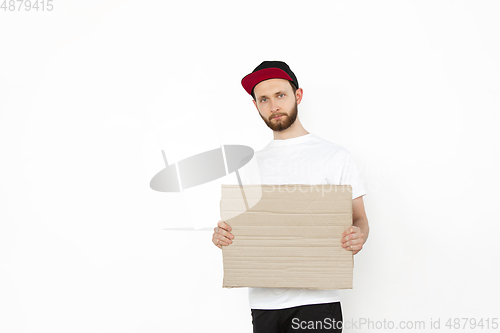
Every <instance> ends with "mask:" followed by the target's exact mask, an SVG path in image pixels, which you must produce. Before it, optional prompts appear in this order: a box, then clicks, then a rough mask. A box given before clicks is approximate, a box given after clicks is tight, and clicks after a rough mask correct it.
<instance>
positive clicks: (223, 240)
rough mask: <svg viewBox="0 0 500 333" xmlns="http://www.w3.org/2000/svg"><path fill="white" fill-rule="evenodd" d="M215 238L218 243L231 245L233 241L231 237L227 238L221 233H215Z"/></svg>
mask: <svg viewBox="0 0 500 333" xmlns="http://www.w3.org/2000/svg"><path fill="white" fill-rule="evenodd" d="M214 239H216V241H215V243H218V244H221V245H229V244H231V243H232V242H233V241H232V240H230V239H229V238H227V237H225V236H223V235H221V234H215V236H214ZM217 240H218V242H217Z"/></svg>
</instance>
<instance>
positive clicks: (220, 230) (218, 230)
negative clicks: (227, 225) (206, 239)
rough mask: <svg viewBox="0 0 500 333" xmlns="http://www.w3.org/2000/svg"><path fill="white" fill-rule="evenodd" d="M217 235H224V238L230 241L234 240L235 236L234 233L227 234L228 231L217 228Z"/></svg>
mask: <svg viewBox="0 0 500 333" xmlns="http://www.w3.org/2000/svg"><path fill="white" fill-rule="evenodd" d="M215 233H216V234H219V235H223V236H225V237H226V238H228V239H233V238H234V236H233V234H232V233H230V232H227V231H225V230H224V229H221V228H217V230H215Z"/></svg>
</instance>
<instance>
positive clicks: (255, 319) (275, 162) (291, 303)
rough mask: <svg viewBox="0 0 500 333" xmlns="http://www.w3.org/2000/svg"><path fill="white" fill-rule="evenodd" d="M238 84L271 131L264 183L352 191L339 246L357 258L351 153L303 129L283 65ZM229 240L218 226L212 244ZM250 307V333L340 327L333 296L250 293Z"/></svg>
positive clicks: (296, 93) (364, 233) (359, 192)
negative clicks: (348, 217) (328, 186)
mask: <svg viewBox="0 0 500 333" xmlns="http://www.w3.org/2000/svg"><path fill="white" fill-rule="evenodd" d="M241 83H242V85H243V88H244V89H245V90H246V92H247V93H248V94H250V95H252V97H253V103H254V105H255V107H256V108H257V110H258V112H259V114H260V116H261V118H262V120H264V122H265V123H266V125H267V126H268V127H269V128H270V129H272V130H273V135H274V140H272V141H271V142H270V143H269V144H268V145H267V146H266V147H264V148H263V149H262V150H260V151H258V152H256V153H255V158H256V159H257V163H258V166H259V171H260V177H261V179H262V180H263V181H262V183H267V184H338V185H343V184H348V185H351V186H352V196H353V225H352V226H351V227H350V228H348V229H347V230H346V231H345V232H344V234H343V235H342V236H343V238H342V240H341V242H342V247H343V248H344V249H345V250H346V251H353V254H356V253H358V252H359V251H360V250H361V249H362V248H363V244H364V243H365V242H366V239H367V237H368V231H369V227H368V220H367V217H366V213H365V208H364V204H363V195H365V194H366V192H365V189H364V187H363V184H362V182H361V179H360V177H359V173H358V170H357V168H356V166H355V164H354V162H353V160H352V157H351V154H350V152H349V151H348V150H347V149H346V148H344V147H342V146H340V145H337V144H334V143H331V142H328V141H326V140H323V139H322V138H320V137H319V136H317V135H314V134H312V133H309V132H307V131H306V130H305V129H304V127H303V126H302V124H301V123H300V120H299V117H298V108H297V106H298V104H300V102H301V101H302V96H303V90H302V88H300V87H299V83H298V81H297V78H296V76H295V74H294V73H293V72H292V71H291V70H290V67H289V66H288V65H287V64H286V63H284V62H281V61H264V62H262V63H261V64H260V65H259V66H257V67H256V68H255V69H254V71H253V72H252V73H250V74H248V75H247V76H245V77H244V78H243V79H242V81H241ZM233 238H234V237H233V235H232V234H231V227H230V226H229V225H227V224H226V223H225V222H224V221H219V223H218V226H217V227H216V228H215V229H214V234H213V237H212V242H213V243H214V244H215V245H216V246H217V247H219V248H221V249H222V246H227V245H230V244H231V243H232V239H233ZM249 301H250V307H251V313H252V323H253V331H254V332H266V333H272V332H300V331H302V329H307V325H304V323H309V322H311V321H312V322H315V323H316V322H317V321H322V322H324V323H327V322H329V323H332V322H342V309H341V306H340V298H339V294H338V292H337V291H336V290H312V289H287V288H249ZM327 318H328V319H327ZM325 320H326V321H325ZM332 326H333V327H332ZM330 327H331V328H330ZM339 327H340V328H339ZM327 328H329V329H327ZM312 331H314V332H341V331H342V329H341V323H340V324H337V325H325V326H324V327H322V329H321V327H318V326H315V329H314V330H312Z"/></svg>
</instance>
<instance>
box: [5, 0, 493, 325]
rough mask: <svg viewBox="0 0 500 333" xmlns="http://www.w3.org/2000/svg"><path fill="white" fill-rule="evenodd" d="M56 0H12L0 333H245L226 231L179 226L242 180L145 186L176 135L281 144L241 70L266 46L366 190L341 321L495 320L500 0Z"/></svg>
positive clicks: (188, 142)
mask: <svg viewBox="0 0 500 333" xmlns="http://www.w3.org/2000/svg"><path fill="white" fill-rule="evenodd" d="M53 5H54V10H53V11H51V12H47V11H45V12H42V11H39V12H34V11H33V10H32V11H29V12H26V11H23V9H21V11H17V10H16V11H13V12H10V11H8V10H7V11H4V10H3V9H2V10H0V38H1V39H0V47H1V52H0V64H1V73H0V149H1V164H0V295H1V296H0V313H1V319H0V331H2V332H4V331H5V332H10V333H17V332H68V331H70V332H73V333H76V332H124V333H125V332H149V333H156V332H173V331H179V332H199V331H203V332H220V331H227V332H250V331H251V317H250V310H249V308H248V299H247V291H246V289H234V290H231V289H222V288H221V284H222V262H221V253H220V250H219V249H217V248H216V247H215V246H213V244H212V243H211V234H212V233H211V232H210V231H196V232H193V231H191V232H190V231H168V230H164V229H165V228H171V227H177V226H179V227H193V226H194V227H196V228H199V227H207V226H208V227H213V226H215V223H216V222H217V221H218V220H219V215H218V214H219V212H218V208H219V206H218V204H219V202H218V201H219V200H220V182H224V181H226V180H228V179H224V178H223V179H221V180H218V181H215V182H212V183H209V184H206V185H204V186H200V187H198V188H196V189H192V190H186V191H184V192H182V193H174V194H172V193H169V194H167V193H159V192H155V191H153V190H151V189H150V188H149V181H150V179H151V177H152V176H153V175H154V174H155V173H156V172H158V171H159V170H160V169H161V168H162V167H163V166H164V162H163V158H162V155H161V152H160V150H161V149H164V150H165V151H166V152H167V155H168V159H169V162H175V161H178V160H180V159H182V158H184V157H186V156H190V155H193V154H196V153H198V152H202V151H205V150H207V149H213V148H217V147H219V145H221V144H245V145H249V146H251V147H253V148H254V149H260V148H262V147H263V146H264V145H266V144H267V143H268V142H269V140H271V139H272V133H271V131H270V130H269V129H268V128H267V127H266V126H265V125H264V123H263V122H262V120H261V119H260V117H259V116H258V114H257V111H256V110H255V108H254V106H253V104H252V103H251V98H250V97H249V96H248V95H247V94H246V93H245V91H244V90H243V88H242V87H241V85H240V80H241V78H242V77H243V76H244V75H246V74H248V73H249V72H251V71H252V70H253V68H254V67H256V66H257V65H258V64H259V63H260V62H262V61H263V60H283V61H286V62H287V63H288V64H289V65H290V66H291V68H292V70H293V71H294V72H295V74H296V75H297V77H298V79H299V83H300V85H301V86H302V88H303V89H304V99H303V102H302V104H301V105H300V107H299V116H300V119H301V121H302V123H303V125H304V127H305V128H306V129H307V130H308V131H310V132H313V133H315V134H317V135H319V136H322V137H323V138H325V139H327V140H329V141H332V142H336V143H339V144H341V145H343V146H345V147H347V148H348V149H349V150H350V151H351V152H352V153H353V156H354V158H355V161H356V163H357V165H358V168H359V169H360V172H361V175H362V177H363V180H364V184H365V187H366V188H367V190H368V194H367V195H366V196H365V198H364V200H365V206H366V211H367V214H368V219H369V222H370V227H371V231H370V237H369V239H368V242H367V243H366V245H365V248H364V249H363V251H362V252H360V253H359V254H358V255H356V257H355V263H356V264H355V278H354V289H353V290H347V291H342V302H343V303H342V304H343V311H344V319H345V320H346V321H347V320H351V321H356V320H357V321H359V320H361V319H362V318H364V319H365V320H367V319H369V320H372V321H374V322H375V321H379V322H382V321H383V320H384V319H385V320H386V321H393V322H394V323H395V324H396V325H397V324H398V323H399V321H401V320H402V321H416V320H423V321H424V322H425V324H426V326H425V327H426V330H429V331H430V324H429V323H430V321H431V320H433V321H434V320H437V319H440V320H441V328H442V329H446V326H445V324H446V321H447V320H448V318H463V317H468V318H475V319H477V320H479V319H480V318H484V319H485V320H486V319H487V318H490V323H491V318H495V316H496V317H499V313H500V312H499V310H500V306H499V303H498V298H499V297H500V288H499V286H498V283H497V281H498V280H499V278H500V274H499V272H498V269H497V267H498V262H499V259H500V248H499V245H498V242H497V238H498V233H499V231H500V228H499V219H498V216H497V212H496V210H497V207H496V205H495V204H496V202H497V201H498V194H497V189H498V186H499V185H500V184H499V176H498V174H497V173H496V171H497V170H498V168H499V166H500V165H499V159H498V151H499V135H498V134H497V127H498V125H499V120H500V117H499V111H500V98H499V93H500V74H499V73H500V70H499V66H500V61H499V60H498V59H500V48H499V45H500V44H499V40H500V39H499V31H500V23H499V21H498V18H497V16H498V15H497V13H498V10H499V9H500V5H499V4H498V2H496V1H476V2H473V1H311V2H309V3H306V2H304V1H286V2H283V1H252V2H244V3H243V2H242V3H236V2H231V1H183V2H181V1H148V2H145V1H142V2H138V1H119V0H106V1H64V2H62V1H61V2H59V1H55V3H53ZM227 177H234V174H233V175H230V176H227ZM227 177H226V178H227ZM497 320H498V319H497ZM462 324H463V322H462ZM178 327H183V328H182V329H181V328H178ZM174 328H175V330H174ZM356 331H363V332H364V331H370V330H369V329H368V328H367V327H366V326H365V328H364V329H359V330H356V329H352V328H348V329H345V330H344V332H356ZM382 331H384V330H382ZM433 331H436V330H433Z"/></svg>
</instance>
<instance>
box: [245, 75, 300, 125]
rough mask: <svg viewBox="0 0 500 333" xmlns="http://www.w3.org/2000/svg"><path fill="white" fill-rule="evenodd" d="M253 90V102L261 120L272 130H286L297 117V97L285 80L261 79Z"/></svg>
mask: <svg viewBox="0 0 500 333" xmlns="http://www.w3.org/2000/svg"><path fill="white" fill-rule="evenodd" d="M253 92H254V94H255V99H256V100H255V101H253V102H254V104H255V106H256V107H257V110H259V113H260V116H261V118H262V120H264V122H265V123H266V125H267V126H268V127H269V128H270V129H272V130H273V131H283V130H286V129H287V128H289V127H290V126H291V125H292V124H293V123H294V122H295V120H296V119H297V112H298V109H297V104H298V103H297V99H296V97H295V94H294V93H293V90H292V86H291V85H290V83H289V82H288V81H287V80H284V79H269V80H265V81H262V82H260V83H259V84H257V85H256V86H255V88H254V90H253Z"/></svg>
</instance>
